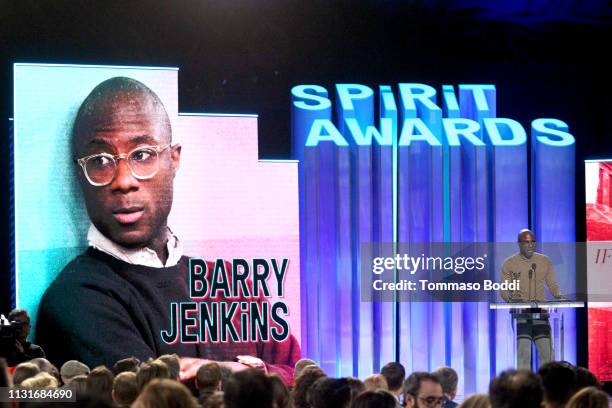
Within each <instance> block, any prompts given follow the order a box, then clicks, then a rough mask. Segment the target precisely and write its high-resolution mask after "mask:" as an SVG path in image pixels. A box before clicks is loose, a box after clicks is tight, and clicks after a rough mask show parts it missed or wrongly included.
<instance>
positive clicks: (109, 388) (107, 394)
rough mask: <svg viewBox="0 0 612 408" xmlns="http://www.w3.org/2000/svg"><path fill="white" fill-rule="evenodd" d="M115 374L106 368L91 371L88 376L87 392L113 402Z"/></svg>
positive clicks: (101, 367)
mask: <svg viewBox="0 0 612 408" xmlns="http://www.w3.org/2000/svg"><path fill="white" fill-rule="evenodd" d="M113 380H114V378H113V373H112V372H111V371H110V370H109V369H108V368H106V367H104V366H99V367H96V368H94V369H93V370H91V372H90V373H89V375H88V376H87V392H88V393H90V394H95V395H98V396H100V397H102V398H106V399H108V400H112V392H113Z"/></svg>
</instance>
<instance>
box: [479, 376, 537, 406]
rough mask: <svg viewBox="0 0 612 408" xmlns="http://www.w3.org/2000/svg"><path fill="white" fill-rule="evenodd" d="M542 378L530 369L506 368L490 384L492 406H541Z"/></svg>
mask: <svg viewBox="0 0 612 408" xmlns="http://www.w3.org/2000/svg"><path fill="white" fill-rule="evenodd" d="M543 394H544V391H543V389H542V380H541V379H540V377H539V376H538V375H537V374H534V373H532V372H531V371H529V370H506V371H504V372H502V373H501V374H500V375H499V376H498V377H496V378H494V379H493V381H491V384H490V385H489V398H490V400H491V407H492V408H540V405H541V404H542V397H543Z"/></svg>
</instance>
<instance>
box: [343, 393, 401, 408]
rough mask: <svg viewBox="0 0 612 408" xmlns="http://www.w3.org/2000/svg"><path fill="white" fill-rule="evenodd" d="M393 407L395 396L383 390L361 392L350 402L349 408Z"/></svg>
mask: <svg viewBox="0 0 612 408" xmlns="http://www.w3.org/2000/svg"><path fill="white" fill-rule="evenodd" d="M371 407H376V408H395V407H397V400H396V399H395V396H394V395H393V394H391V393H389V392H388V391H385V390H375V391H374V390H373V391H365V392H362V393H361V394H360V395H359V396H358V397H357V398H356V399H355V400H354V401H353V402H352V403H351V408H371Z"/></svg>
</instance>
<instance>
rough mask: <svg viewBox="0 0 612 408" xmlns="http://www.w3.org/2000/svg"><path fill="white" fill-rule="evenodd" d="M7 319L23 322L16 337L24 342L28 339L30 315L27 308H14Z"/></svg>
mask: <svg viewBox="0 0 612 408" xmlns="http://www.w3.org/2000/svg"><path fill="white" fill-rule="evenodd" d="M7 319H8V320H9V321H11V322H13V321H17V322H20V323H21V327H20V328H19V331H18V332H17V336H16V337H17V340H19V341H20V342H22V343H23V342H24V341H26V340H27V338H28V335H29V334H30V315H29V314H28V311H27V310H25V309H13V310H11V311H10V313H9V314H8V316H7Z"/></svg>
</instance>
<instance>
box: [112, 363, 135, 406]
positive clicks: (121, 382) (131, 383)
mask: <svg viewBox="0 0 612 408" xmlns="http://www.w3.org/2000/svg"><path fill="white" fill-rule="evenodd" d="M112 395H113V401H115V403H116V404H117V405H119V406H125V407H129V406H130V405H131V404H132V403H133V402H134V401H135V400H136V398H137V397H138V384H137V383H136V374H135V373H132V372H130V371H125V372H123V373H119V374H118V375H117V376H116V377H115V380H114V381H113V393H112Z"/></svg>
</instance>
